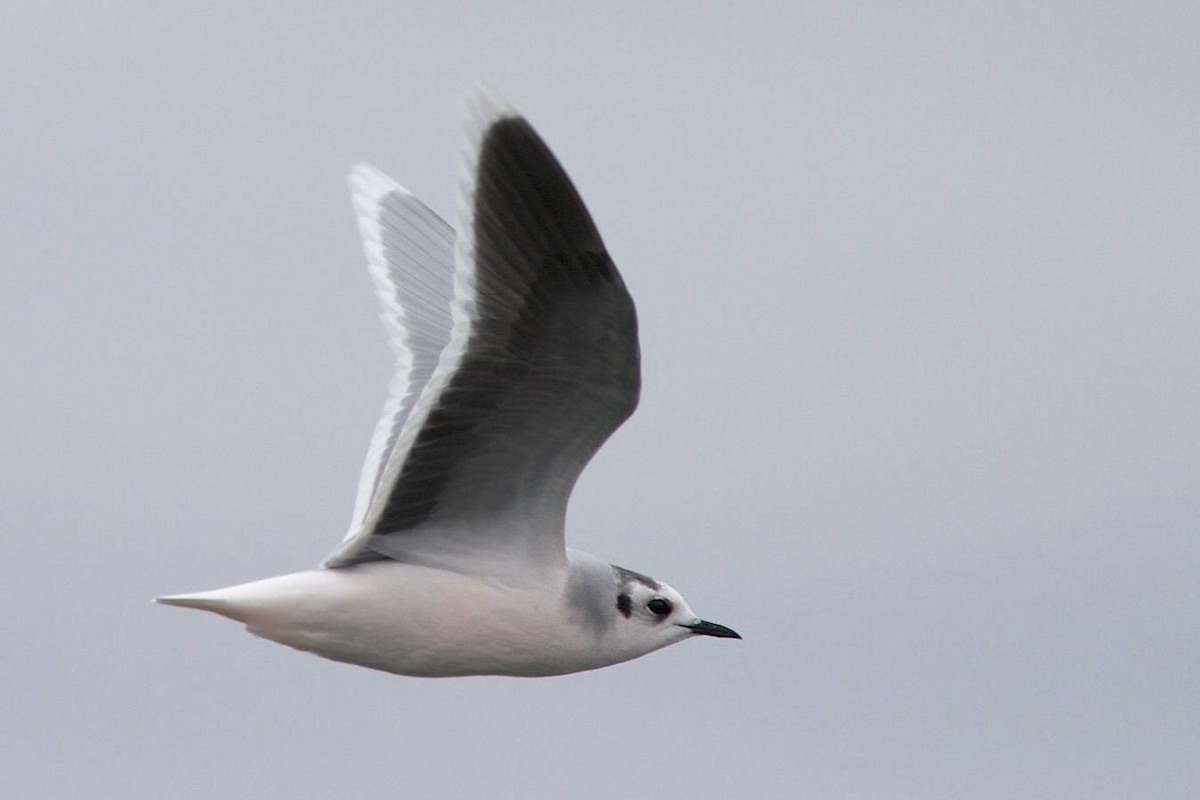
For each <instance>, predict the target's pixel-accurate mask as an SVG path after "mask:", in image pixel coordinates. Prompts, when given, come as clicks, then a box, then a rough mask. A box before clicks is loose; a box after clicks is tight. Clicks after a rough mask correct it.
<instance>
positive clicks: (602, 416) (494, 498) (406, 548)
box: [326, 90, 639, 574]
mask: <svg viewBox="0 0 1200 800" xmlns="http://www.w3.org/2000/svg"><path fill="white" fill-rule="evenodd" d="M469 111H470V119H469V123H468V129H467V132H468V137H467V140H468V141H467V158H466V165H467V172H466V178H465V181H464V187H463V196H462V203H461V210H460V219H459V222H460V227H459V232H458V239H457V242H456V253H455V255H456V265H457V272H456V276H455V297H454V303H453V309H452V313H453V318H454V328H453V333H452V336H451V339H450V342H449V344H448V345H447V346H446V348H445V349H444V350H443V351H442V354H441V358H440V360H439V362H438V365H437V369H436V371H435V372H434V374H433V376H432V378H431V379H430V380H429V382H428V383H427V384H426V386H425V388H424V390H423V391H422V393H421V396H420V398H419V399H418V400H417V402H416V405H415V406H414V408H413V409H412V412H411V413H410V414H409V416H408V421H407V423H406V425H405V428H404V431H403V432H402V433H401V435H400V437H399V439H398V440H397V445H396V449H395V453H396V458H395V459H394V460H395V465H394V466H395V468H394V470H392V469H391V466H392V465H389V466H388V468H385V470H384V472H385V474H387V473H389V472H393V473H394V479H393V480H391V482H390V483H389V484H388V485H387V486H386V487H385V486H384V485H383V484H381V485H380V487H379V489H378V490H377V492H376V497H375V501H373V502H372V503H371V505H370V508H369V509H368V511H367V513H366V515H365V517H364V520H363V527H362V531H361V532H360V533H359V534H358V535H357V536H354V537H351V538H349V539H348V540H347V541H346V542H344V543H343V546H342V548H340V549H339V550H338V551H336V552H335V553H334V554H333V555H332V556H331V557H330V558H329V559H328V560H327V561H326V565H327V566H341V565H344V564H349V563H354V562H356V561H362V560H366V559H371V558H378V557H381V556H382V557H388V558H395V559H399V560H405V561H413V562H416V563H425V564H430V565H434V566H444V567H448V568H453V569H458V570H462V571H469V572H480V573H496V574H503V573H514V572H520V571H521V570H525V571H530V570H531V569H534V568H537V567H546V568H554V567H557V566H561V565H562V564H563V563H564V559H565V552H564V546H563V520H564V518H565V514H566V505H567V499H568V496H569V495H570V492H571V489H572V487H573V486H574V484H575V481H576V479H577V478H578V477H579V474H580V472H581V471H582V470H583V468H584V466H585V465H586V464H587V462H588V460H589V459H590V458H591V457H592V455H593V454H594V453H595V452H596V450H597V449H598V448H599V447H600V445H601V444H603V442H604V441H605V440H606V439H607V438H608V437H609V436H610V435H611V434H612V432H613V431H614V430H616V428H617V427H618V426H619V425H620V424H621V423H622V422H623V421H624V420H625V419H626V418H627V417H628V416H629V415H630V414H631V413H633V410H634V408H635V407H636V405H637V398H638V389H639V366H638V345H637V322H636V317H635V313H634V307H633V301H632V300H631V299H630V297H629V293H628V292H627V291H626V289H625V286H624V283H623V282H622V280H621V276H620V274H619V273H618V272H617V269H616V267H615V266H614V265H613V262H612V260H611V258H609V255H608V252H607V251H606V250H605V248H604V243H603V242H602V241H601V239H600V235H599V233H598V232H597V230H596V227H595V225H594V224H593V222H592V219H591V216H590V215H589V214H588V211H587V209H586V208H585V207H584V205H583V201H582V200H581V199H580V197H579V195H578V193H577V192H576V191H575V188H574V186H573V185H572V184H571V181H570V179H569V178H568V177H567V175H566V173H565V172H564V171H563V169H562V167H561V166H560V165H559V163H558V161H557V160H556V159H555V158H554V156H553V154H551V152H550V150H549V148H547V147H546V145H545V143H543V142H542V140H541V138H540V137H539V136H538V135H537V133H536V132H535V131H534V130H533V128H532V127H531V126H530V125H529V123H528V122H526V121H525V120H524V119H523V118H521V117H520V116H519V115H518V114H516V112H514V111H513V110H512V109H511V108H510V107H508V106H507V105H505V104H504V102H503V101H502V100H500V99H499V98H497V97H496V96H495V95H493V94H491V93H489V92H487V91H484V90H477V91H476V92H475V93H474V94H473V95H472V97H471V99H470V102H469ZM385 488H386V491H384V489H385Z"/></svg>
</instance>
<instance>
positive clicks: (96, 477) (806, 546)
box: [0, 0, 1200, 800]
mask: <svg viewBox="0 0 1200 800" xmlns="http://www.w3.org/2000/svg"><path fill="white" fill-rule="evenodd" d="M301 5H307V6H319V7H322V8H324V9H328V10H315V11H314V10H308V11H299V10H297V8H298V6H301ZM341 5H343V6H345V7H343V8H338V9H337V10H333V4H288V3H207V4H173V3H167V4H164V3H130V2H123V3H122V2H118V3H115V4H83V3H77V4H69V5H68V4H61V5H56V4H50V3H44V2H39V3H26V2H11V0H10V2H8V3H7V4H6V7H5V12H4V16H5V23H6V24H5V32H4V34H3V36H4V41H3V46H0V73H2V74H4V76H5V78H4V80H3V82H0V102H2V104H3V108H4V115H3V118H4V133H3V137H2V141H3V149H2V152H3V155H2V156H0V169H2V170H3V180H2V181H0V234H2V238H0V253H2V255H0V265H2V266H0V268H2V269H3V275H4V291H3V293H0V352H2V353H3V361H4V365H5V373H6V375H8V380H7V381H6V389H5V390H4V391H3V392H2V393H0V414H2V416H3V419H4V420H5V424H4V425H3V426H2V427H0V436H2V437H3V438H2V439H0V452H2V453H3V456H2V457H0V470H2V471H0V485H2V486H3V493H2V494H0V525H2V526H3V530H4V532H5V536H4V541H5V543H6V546H5V557H4V558H3V559H2V560H0V564H2V566H0V586H2V587H3V588H2V589H0V592H2V598H3V602H2V605H0V608H2V610H0V620H2V629H3V635H4V639H5V642H6V644H5V653H6V655H5V657H4V658H3V664H2V666H0V676H2V679H3V686H4V691H3V692H0V740H2V741H3V742H4V744H3V746H2V747H0V775H3V776H4V784H3V786H4V792H3V793H4V794H5V795H6V796H11V797H21V798H55V799H56V800H60V799H61V798H76V797H78V798H123V799H125V798H155V799H157V798H163V797H171V798H173V799H176V800H187V799H190V798H218V797H221V798H234V797H236V798H330V797H405V798H423V797H466V798H473V797H481V798H482V797H523V798H551V797H565V796H571V797H577V798H609V797H614V796H621V797H632V798H640V797H651V796H654V797H662V798H724V797H732V796H736V795H739V794H740V795H742V796H753V797H763V798H793V797H813V798H837V799H838V800H845V799H846V798H872V799H876V798H882V799H885V800H890V799H892V798H915V799H918V800H930V799H939V798H946V800H950V799H951V798H953V800H960V799H961V798H964V797H969V798H973V799H978V798H982V799H984V800H988V799H989V798H997V800H999V799H1001V798H1005V799H1007V798H1030V799H1031V800H1037V799H1040V798H1046V799H1049V798H1054V799H1056V800H1057V799H1058V798H1088V800H1098V799H1104V798H1114V799H1115V798H1122V799H1125V798H1131V797H1143V798H1156V799H1157V800H1169V799H1170V798H1194V797H1196V796H1198V795H1200V766H1197V762H1196V753H1197V752H1200V670H1198V669H1197V666H1196V665H1197V664H1198V663H1200V604H1198V595H1197V586H1198V585H1200V566H1198V565H1200V551H1198V541H1200V539H1198V537H1197V520H1198V518H1200V490H1198V488H1197V475H1200V425H1197V421H1196V416H1197V408H1198V407H1200V369H1197V359H1198V356H1200V323H1198V319H1200V314H1198V311H1197V309H1198V307H1200V269H1198V258H1197V255H1198V253H1200V234H1198V232H1197V231H1198V230H1200V226H1197V211H1198V209H1200V197H1198V194H1200V191H1198V189H1197V187H1198V186H1200V169H1198V163H1200V162H1198V156H1200V153H1198V146H1197V142H1198V141H1200V138H1198V131H1200V62H1198V61H1197V57H1196V41H1197V38H1198V37H1200V25H1198V24H1197V23H1198V22H1200V12H1197V11H1196V10H1195V7H1194V6H1193V5H1192V4H1186V3H1178V4H1151V5H1150V6H1146V5H1141V4H1135V5H1129V4H1117V3H1077V4H1040V3H1012V4H1001V5H1000V6H996V5H994V4H986V5H985V4H973V3H946V4H941V5H940V6H925V7H924V9H923V10H921V11H910V10H903V11H900V10H897V6H895V5H893V4H886V5H885V4H879V5H878V7H873V6H872V5H871V4H861V5H858V6H856V7H855V8H849V7H848V6H849V5H850V4H845V3H832V2H831V3H826V4H807V5H806V4H796V3H787V4H778V5H776V6H775V7H774V8H772V7H771V6H770V4H757V8H758V9H760V10H757V11H747V10H742V11H740V12H737V13H733V12H730V11H726V10H724V9H725V8H726V7H727V6H725V5H718V4H710V5H707V6H701V5H700V4H693V3H660V4H653V5H652V6H651V7H650V8H644V7H640V6H639V7H634V6H626V7H623V8H617V7H614V6H611V5H610V4H594V5H595V8H594V9H593V10H592V11H580V10H578V9H577V8H573V7H572V8H570V9H568V8H567V7H566V6H569V5H572V4H552V3H542V4H535V3H518V4H508V5H509V7H508V8H506V9H505V10H503V11H497V10H491V4H488V5H487V7H486V10H485V9H481V8H480V7H479V6H482V5H484V4H478V5H472V4H455V3H438V4H428V6H430V7H423V8H416V7H411V4H406V3H397V2H390V3H383V2H379V3H346V4H341ZM434 5H436V10H433V9H432V8H431V7H432V6H434ZM497 5H499V4H497ZM474 80H484V81H486V82H487V83H489V84H490V85H492V86H494V87H495V88H497V89H499V90H500V91H501V92H503V93H504V94H505V95H506V96H507V97H508V98H509V99H510V100H511V101H512V102H513V103H514V104H515V105H516V106H517V107H518V108H520V109H521V110H522V111H523V112H525V113H526V114H527V115H528V117H529V118H530V119H531V121H532V122H533V123H534V124H535V125H536V126H537V127H538V129H539V130H540V131H541V133H542V134H543V135H544V136H545V137H546V139H547V140H548V141H549V143H550V145H551V146H552V147H553V148H554V149H555V151H556V153H557V154H558V155H559V157H560V159H561V160H562V161H563V163H564V164H565V165H566V167H567V169H568V171H569V172H570V173H571V175H572V176H573V177H574V179H575V181H576V183H577V185H578V186H579V188H580V190H581V192H582V193H583V196H584V198H585V199H586V200H587V202H588V204H589V206H590V208H591V210H592V213H593V215H594V216H595V218H596V220H597V222H598V224H599V226H600V229H601V231H602V233H603V234H604V237H605V239H606V241H607V243H608V244H609V247H610V250H611V251H612V253H613V254H614V257H615V258H616V259H617V262H618V264H619V265H620V267H621V269H622V271H623V273H624V275H625V278H626V281H627V283H628V284H629V286H630V288H631V290H632V291H633V293H634V297H635V299H636V300H637V302H638V307H639V313H640V318H641V329H642V347H643V351H644V380H645V391H644V395H643V401H642V405H641V408H640V410H639V412H638V413H637V414H636V415H635V416H634V418H633V419H632V420H631V421H630V422H629V423H628V424H627V425H626V426H625V427H624V428H623V429H622V430H621V431H620V432H619V433H618V434H617V435H616V436H615V437H614V439H613V440H612V441H611V442H610V443H609V445H608V446H607V447H606V448H605V449H604V450H603V451H602V453H601V454H600V455H599V457H598V458H597V460H596V461H595V462H594V463H593V465H592V466H591V468H590V469H589V470H588V471H587V472H586V473H585V475H584V478H583V480H582V481H581V483H580V485H579V488H578V490H577V492H576V495H575V498H574V500H573V503H572V506H571V513H570V520H569V525H570V540H571V543H572V544H573V545H574V546H576V547H579V548H581V549H584V550H588V551H590V552H594V553H596V554H598V555H601V556H603V557H605V558H608V559H610V560H612V561H615V562H617V563H620V564H624V565H627V566H629V567H632V568H636V569H639V570H642V571H645V572H649V573H650V574H653V575H655V576H657V577H659V578H662V579H664V580H667V581H669V582H670V583H672V584H673V585H675V586H676V587H678V588H680V589H681V590H682V591H683V592H684V593H685V594H686V595H687V597H688V599H689V601H690V602H691V605H692V607H693V608H695V609H696V611H697V612H699V613H700V614H702V615H704V616H705V617H707V618H710V619H713V620H716V621H718V622H722V623H725V624H728V625H730V626H732V627H734V628H736V629H737V630H738V631H740V632H741V633H742V634H743V635H744V636H745V637H746V639H745V641H744V642H729V641H716V640H711V641H709V640H706V641H694V642H687V643H684V644H681V645H678V646H675V647H672V648H669V649H668V650H665V651H663V652H660V653H656V654H653V655H651V656H648V657H646V658H644V659H641V660H638V661H634V662H631V663H629V664H625V665H621V666H617V667H614V668H610V669H606V670H601V671H598V672H594V673H588V674H582V675H575V676H569V677H564V678H555V679H544V680H534V681H528V680H516V679H499V678H479V679H466V680H452V681H428V680H418V679H407V678H399V677H395V676H389V675H384V674H378V673H373V672H370V671H367V670H363V669H357V668H352V667H348V666H344V665H339V664H334V663H331V662H325V661H322V660H319V659H317V658H314V657H312V656H308V655H304V654H299V653H296V652H293V651H290V650H287V649H285V648H282V647H279V646H277V645H273V644H270V643H267V642H264V641H261V640H258V639H255V638H253V637H251V636H248V635H247V634H245V633H244V632H242V631H241V630H239V628H238V627H237V626H235V625H233V624H231V623H230V622H229V621H227V620H223V619H219V618H217V617H215V616H207V615H202V614H197V613H192V612H185V611H180V610H177V609H168V608H160V607H153V606H151V605H150V603H149V599H150V597H152V596H153V595H155V594H161V593H166V592H175V591H186V590H194V589H206V588H215V587H217V586H222V585H226V584H230V583H235V582H240V581H245V580H250V579H254V578H260V577H266V576H269V575H273V574H280V573H284V572H289V571H294V570H297V569H302V568H305V567H308V566H311V565H314V564H315V563H316V562H317V561H318V560H319V559H320V558H321V557H322V556H324V555H325V554H326V553H327V552H328V551H329V550H330V549H331V548H332V547H333V545H334V544H335V543H336V542H337V540H338V539H339V538H340V537H341V535H342V533H343V532H344V527H345V525H346V523H347V521H348V520H349V515H350V510H351V504H352V500H353V493H354V485H355V482H356V480H357V475H358V470H359V467H360V465H361V460H362V457H363V454H364V452H365V448H366V444H367V441H368V439H369V437H370V433H371V430H372V427H373V425H374V422H375V418H376V415H377V414H378V412H379V409H380V407H381V406H382V403H383V400H384V395H385V387H386V384H387V382H388V379H389V377H390V372H391V364H390V359H391V357H390V354H389V353H388V350H387V347H386V345H385V344H384V337H383V330H382V328H381V326H380V325H379V323H378V321H377V318H376V314H377V309H376V304H375V300H374V298H373V297H372V290H371V286H370V281H369V279H368V276H367V273H366V269H365V266H364V259H363V257H362V255H361V251H360V249H359V243H358V240H357V234H356V231H355V228H354V223H353V219H352V214H351V210H350V204H349V199H348V197H347V191H346V188H345V184H344V172H345V168H346V166H347V165H348V164H349V163H351V162H354V161H358V160H366V161H370V162H372V163H374V164H376V165H378V166H379V167H381V168H383V169H384V170H385V171H387V172H389V173H391V174H392V175H393V176H394V177H396V178H397V179H398V180H400V181H401V182H403V183H404V184H405V185H406V186H408V187H409V188H410V189H412V190H413V191H415V192H416V193H417V194H418V195H420V196H421V197H423V198H424V199H425V200H426V201H427V202H428V203H430V205H432V206H433V207H434V208H435V209H437V210H439V211H440V212H442V213H443V214H446V215H451V214H452V213H453V197H454V175H455V170H456V167H457V157H458V147H459V130H460V123H461V120H460V114H461V104H462V96H463V92H464V89H465V87H466V86H467V85H468V84H469V83H470V82H472V81H474Z"/></svg>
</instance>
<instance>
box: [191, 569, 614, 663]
mask: <svg viewBox="0 0 1200 800" xmlns="http://www.w3.org/2000/svg"><path fill="white" fill-rule="evenodd" d="M181 599H182V598H181ZM189 600H190V601H189V602H180V603H179V604H181V605H192V606H195V607H200V608H206V609H208V610H211V611H215V612H217V613H219V614H222V615H224V616H227V617H230V618H232V619H236V620H238V621H240V622H243V623H245V625H246V628H247V629H248V630H249V631H250V632H251V633H254V634H256V635H258V636H262V637H264V638H266V639H271V640H272V641H276V642H279V643H281V644H286V645H288V646H290V647H295V648H297V649H300V650H306V651H308V652H311V653H315V654H317V655H320V656H323V657H325V658H330V659H333V660H335V661H345V662H348V663H351V664H358V665H361V666H364V667H370V668H372V669H378V670H383V671H385V672H394V673H398V674H401V675H413V676H421V677H449V676H456V675H518V676H529V677H533V676H542V675H559V674H563V673H567V672H577V671H580V670H586V669H595V668H597V667H602V666H607V665H608V664H612V663H616V662H617V661H623V660H625V658H628V657H632V656H633V655H634V654H632V653H631V654H629V656H624V657H622V656H616V655H615V654H612V653H609V654H606V653H605V652H604V651H605V648H604V647H603V644H604V642H603V640H602V636H601V635H600V634H599V633H597V632H594V631H589V630H586V629H585V628H580V627H579V626H578V625H574V624H572V623H571V620H570V617H569V614H568V610H567V604H566V602H565V600H564V596H563V586H562V585H561V583H560V584H557V585H553V586H550V587H546V588H545V589H541V590H527V589H516V588H513V587H510V586H506V585H503V584H500V583H497V582H494V581H490V580H486V579H481V578H476V577H472V576H467V575H461V574H458V573H454V572H448V571H444V570H439V569H431V568H428V567H420V566H414V565H411V564H403V563H399V562H396V561H379V562H370V563H366V564H360V565H358V566H354V567H349V568H344V569H322V570H312V571H309V572H298V573H294V574H292V575H283V576H280V577H278V578H268V579H266V580H262V581H255V582H254V583H247V584H242V585H240V586H233V587H230V588H228V589H220V590H217V591H215V592H206V593H204V594H202V595H194V596H191V598H189Z"/></svg>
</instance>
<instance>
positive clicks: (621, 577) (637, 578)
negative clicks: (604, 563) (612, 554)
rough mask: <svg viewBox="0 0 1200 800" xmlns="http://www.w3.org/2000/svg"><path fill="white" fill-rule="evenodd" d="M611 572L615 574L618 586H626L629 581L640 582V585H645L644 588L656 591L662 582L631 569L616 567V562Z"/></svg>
mask: <svg viewBox="0 0 1200 800" xmlns="http://www.w3.org/2000/svg"><path fill="white" fill-rule="evenodd" d="M613 573H614V574H615V575H616V576H617V584H618V585H619V586H628V585H629V584H631V583H640V584H641V585H642V586H645V587H646V588H648V589H652V590H654V591H656V592H657V591H658V590H659V589H661V588H662V584H660V583H659V582H658V581H656V580H654V578H651V577H650V576H649V575H643V574H642V573H640V572H634V571H633V570H631V569H625V568H624V567H618V566H617V565H616V564H613Z"/></svg>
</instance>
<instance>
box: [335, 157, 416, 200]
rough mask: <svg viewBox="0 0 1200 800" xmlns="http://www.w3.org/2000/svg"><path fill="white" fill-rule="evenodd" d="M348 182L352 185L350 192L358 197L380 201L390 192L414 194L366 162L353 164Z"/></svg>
mask: <svg viewBox="0 0 1200 800" xmlns="http://www.w3.org/2000/svg"><path fill="white" fill-rule="evenodd" d="M346 182H347V183H349V184H350V192H351V193H352V194H354V195H356V196H362V197H366V198H370V199H378V198H380V197H383V196H384V195H385V194H387V193H389V192H401V193H403V194H412V192H410V191H408V189H405V188H404V187H403V186H401V185H400V184H399V183H397V182H396V181H395V180H393V179H392V178H391V177H389V176H388V175H387V173H385V172H383V171H382V170H380V169H377V168H375V167H373V166H372V165H370V164H368V163H366V162H365V161H360V162H358V163H357V164H351V165H350V169H349V170H348V172H347V174H346Z"/></svg>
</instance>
